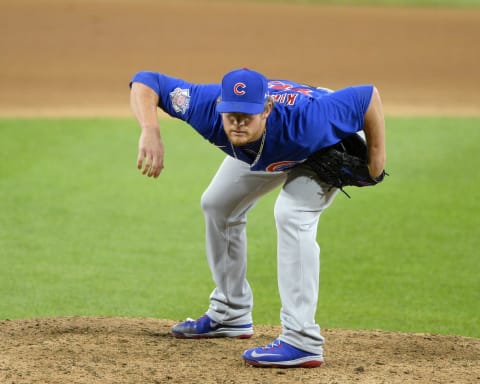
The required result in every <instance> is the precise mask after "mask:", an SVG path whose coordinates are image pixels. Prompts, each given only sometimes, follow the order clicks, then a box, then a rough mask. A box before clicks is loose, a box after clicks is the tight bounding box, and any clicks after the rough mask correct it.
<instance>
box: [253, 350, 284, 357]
mask: <svg viewBox="0 0 480 384" xmlns="http://www.w3.org/2000/svg"><path fill="white" fill-rule="evenodd" d="M264 356H281V355H280V354H278V353H257V352H256V351H253V352H252V357H264Z"/></svg>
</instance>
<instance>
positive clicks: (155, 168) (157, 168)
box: [148, 158, 163, 178]
mask: <svg viewBox="0 0 480 384" xmlns="http://www.w3.org/2000/svg"><path fill="white" fill-rule="evenodd" d="M162 169H163V161H161V159H159V158H154V159H153V163H152V167H151V168H150V172H149V173H148V176H153V177H155V178H157V177H158V176H160V173H161V172H162Z"/></svg>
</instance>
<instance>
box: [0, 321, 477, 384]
mask: <svg viewBox="0 0 480 384" xmlns="http://www.w3.org/2000/svg"><path fill="white" fill-rule="evenodd" d="M174 324H175V321H173V320H157V319H131V318H90V317H89V318H85V317H73V318H54V319H30V320H15V321H10V320H6V321H1V322H0V382H1V383H5V384H13V383H15V384H20V383H42V384H44V383H49V384H53V383H102V384H108V383H122V384H125V383H135V384H141V383H182V384H185V383H202V384H208V383H242V384H247V383H289V384H291V383H353V382H355V383H477V382H479V381H480V340H479V339H472V338H465V337H458V336H439V335H429V334H405V333H394V332H384V331H349V330H338V329H324V330H323V334H324V336H325V338H326V341H327V344H326V349H325V360H326V363H325V365H324V366H322V367H320V368H313V369H308V368H296V369H277V368H273V369H269V368H253V367H249V366H245V365H244V364H243V361H242V358H241V354H242V352H243V350H244V349H247V348H250V347H254V346H257V345H263V344H268V343H270V342H271V341H272V340H273V339H274V338H276V337H277V336H278V334H279V331H280V328H279V327H271V326H258V325H257V326H255V336H254V337H253V338H251V339H247V340H237V339H204V340H180V339H175V338H174V337H172V336H171V334H170V328H171V327H172V325H174Z"/></svg>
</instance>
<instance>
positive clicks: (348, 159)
mask: <svg viewBox="0 0 480 384" xmlns="http://www.w3.org/2000/svg"><path fill="white" fill-rule="evenodd" d="M303 165H305V166H307V167H309V168H310V169H311V170H313V171H314V172H315V173H316V174H317V176H318V178H319V179H320V180H322V181H324V182H325V183H327V184H328V185H330V186H331V188H339V189H341V190H342V192H343V193H345V195H347V196H348V197H350V196H349V195H348V193H346V192H345V191H344V190H343V187H345V186H349V185H352V186H355V187H366V186H371V185H375V184H378V183H380V182H381V181H382V180H383V179H384V177H385V175H388V173H386V172H385V171H383V172H382V174H381V175H380V176H378V177H376V178H373V177H371V176H370V173H369V172H368V161H367V144H366V142H365V140H364V139H363V138H362V137H361V136H360V135H358V134H353V135H350V136H348V137H346V138H345V139H343V140H342V141H341V142H339V143H337V144H335V145H332V146H330V147H327V148H323V149H321V150H319V151H317V152H315V153H313V154H312V155H311V156H310V157H308V159H307V160H306V161H305V162H304V163H303Z"/></svg>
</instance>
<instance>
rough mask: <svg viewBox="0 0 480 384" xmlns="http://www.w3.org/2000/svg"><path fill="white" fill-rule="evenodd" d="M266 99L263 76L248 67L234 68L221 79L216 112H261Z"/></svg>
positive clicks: (265, 83)
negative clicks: (220, 92) (219, 99)
mask: <svg viewBox="0 0 480 384" xmlns="http://www.w3.org/2000/svg"><path fill="white" fill-rule="evenodd" d="M267 99H268V82H267V79H266V78H265V76H263V75H262V74H261V73H259V72H255V71H252V70H251V69H248V68H242V69H235V70H233V71H231V72H228V73H227V74H225V76H223V79H222V97H221V101H220V102H219V103H218V104H217V112H220V113H223V112H240V113H247V114H250V115H253V114H257V113H262V112H263V111H264V108H265V102H266V101H267Z"/></svg>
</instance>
